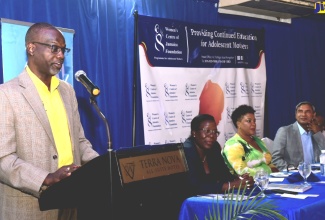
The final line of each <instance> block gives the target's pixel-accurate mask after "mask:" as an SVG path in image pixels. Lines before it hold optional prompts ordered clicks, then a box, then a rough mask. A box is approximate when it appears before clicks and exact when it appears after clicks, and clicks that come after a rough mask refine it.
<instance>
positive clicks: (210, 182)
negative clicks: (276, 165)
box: [184, 114, 254, 194]
mask: <svg viewBox="0 0 325 220" xmlns="http://www.w3.org/2000/svg"><path fill="white" fill-rule="evenodd" d="M218 135H219V132H218V130H217V125H216V122H215V120H214V117H213V116H211V115H208V114H202V115H198V116H196V117H194V118H193V120H192V122H191V135H190V137H189V138H187V139H186V141H185V142H184V152H185V157H186V160H187V164H188V167H189V179H190V187H191V193H192V194H208V193H223V192H224V191H226V190H228V188H233V187H235V188H238V187H239V185H240V183H241V182H242V188H243V187H244V186H245V185H247V187H248V188H249V187H250V186H253V184H254V182H253V179H252V177H249V175H248V174H244V175H242V176H240V177H239V176H236V175H232V174H231V173H230V172H229V169H228V167H227V165H226V164H225V162H224V159H223V157H222V155H221V147H220V144H219V143H218V142H217V137H218Z"/></svg>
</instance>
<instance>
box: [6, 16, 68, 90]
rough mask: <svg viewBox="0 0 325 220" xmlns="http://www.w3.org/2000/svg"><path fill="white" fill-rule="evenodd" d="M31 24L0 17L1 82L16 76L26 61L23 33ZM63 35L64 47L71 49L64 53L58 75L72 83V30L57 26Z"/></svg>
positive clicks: (24, 33)
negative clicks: (63, 59)
mask: <svg viewBox="0 0 325 220" xmlns="http://www.w3.org/2000/svg"><path fill="white" fill-rule="evenodd" d="M31 25H32V23H29V22H23V21H16V20H10V19H4V18H1V39H2V65H3V82H7V81H9V80H10V79H12V78H14V77H16V76H18V75H19V74H20V73H21V71H22V70H23V69H24V67H25V65H26V62H27V55H26V49H25V35H26V32H27V30H28V28H29V27H30V26H31ZM58 29H59V30H61V31H62V34H63V36H64V37H65V43H66V45H67V46H66V47H67V48H70V49H71V51H70V52H69V53H68V54H66V55H65V61H64V66H63V67H62V69H61V72H60V73H59V74H58V77H59V78H60V79H62V80H64V81H67V82H68V83H70V84H71V85H73V59H72V58H73V35H74V30H71V29H66V28H58Z"/></svg>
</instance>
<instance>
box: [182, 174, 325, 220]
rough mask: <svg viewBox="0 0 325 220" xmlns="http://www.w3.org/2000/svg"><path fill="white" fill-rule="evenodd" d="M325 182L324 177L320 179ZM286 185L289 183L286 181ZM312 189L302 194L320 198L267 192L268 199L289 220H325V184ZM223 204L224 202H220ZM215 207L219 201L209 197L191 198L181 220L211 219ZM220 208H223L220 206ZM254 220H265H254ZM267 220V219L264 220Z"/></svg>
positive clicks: (314, 186)
mask: <svg viewBox="0 0 325 220" xmlns="http://www.w3.org/2000/svg"><path fill="white" fill-rule="evenodd" d="M319 177H320V176H319ZM320 179H321V180H322V181H325V178H324V177H320ZM284 183H287V182H286V181H284ZM300 183H301V182H299V183H296V184H300ZM311 185H312V188H311V189H309V190H307V191H306V192H304V193H302V194H318V195H319V196H318V197H307V198H306V199H292V198H285V197H280V196H278V195H275V193H273V192H272V191H268V190H267V191H266V193H267V199H266V200H272V201H274V204H275V205H277V207H278V208H277V209H278V210H280V212H281V214H282V215H283V216H284V217H286V218H287V219H289V220H322V219H325V184H324V183H311ZM219 203H220V204H221V203H222V202H221V201H219ZM213 206H214V209H215V211H217V199H216V198H215V199H213V198H209V197H200V196H198V197H191V198H188V199H186V200H185V201H184V202H183V205H182V207H181V210H180V214H179V220H191V219H193V220H194V219H199V220H201V219H202V220H204V219H206V218H205V217H207V219H210V218H209V212H210V213H212V214H213ZM220 207H222V206H221V205H220ZM196 217H197V218H196ZM254 219H263V217H261V218H254ZM264 219H265V218H264Z"/></svg>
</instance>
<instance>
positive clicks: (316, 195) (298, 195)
mask: <svg viewBox="0 0 325 220" xmlns="http://www.w3.org/2000/svg"><path fill="white" fill-rule="evenodd" d="M275 195H278V196H281V197H287V198H293V199H306V198H307V197H318V196H319V195H318V194H295V195H293V194H289V193H283V194H280V193H276V194H275Z"/></svg>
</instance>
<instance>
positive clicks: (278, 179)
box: [269, 177, 284, 182]
mask: <svg viewBox="0 0 325 220" xmlns="http://www.w3.org/2000/svg"><path fill="white" fill-rule="evenodd" d="M283 180H284V178H273V177H270V178H269V181H270V182H282V181H283Z"/></svg>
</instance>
